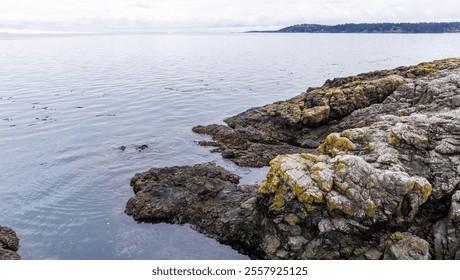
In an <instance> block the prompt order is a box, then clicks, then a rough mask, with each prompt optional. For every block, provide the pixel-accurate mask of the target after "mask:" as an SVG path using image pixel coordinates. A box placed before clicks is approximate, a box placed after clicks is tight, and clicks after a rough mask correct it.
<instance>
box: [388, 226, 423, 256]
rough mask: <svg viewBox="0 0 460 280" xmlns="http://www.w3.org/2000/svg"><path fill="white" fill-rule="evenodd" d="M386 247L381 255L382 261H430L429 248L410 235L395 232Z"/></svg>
mask: <svg viewBox="0 0 460 280" xmlns="http://www.w3.org/2000/svg"><path fill="white" fill-rule="evenodd" d="M386 243H387V247H386V249H385V252H384V254H383V259H384V260H430V259H431V255H430V253H429V249H430V246H429V244H428V242H427V241H426V240H423V239H421V238H419V237H417V236H414V235H412V234H410V233H406V232H404V233H401V232H395V233H393V234H392V235H390V236H389V238H388V240H387V241H386Z"/></svg>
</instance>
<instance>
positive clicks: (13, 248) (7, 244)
mask: <svg viewBox="0 0 460 280" xmlns="http://www.w3.org/2000/svg"><path fill="white" fill-rule="evenodd" d="M18 248H19V239H18V237H17V236H16V233H15V232H14V231H13V230H12V229H10V228H7V227H2V226H0V260H19V259H21V258H20V257H19V255H18V254H17V250H18Z"/></svg>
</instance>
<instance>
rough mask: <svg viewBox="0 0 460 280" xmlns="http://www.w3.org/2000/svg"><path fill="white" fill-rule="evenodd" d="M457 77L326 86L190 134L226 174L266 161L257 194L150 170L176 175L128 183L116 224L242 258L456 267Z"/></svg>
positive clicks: (449, 66)
mask: <svg viewBox="0 0 460 280" xmlns="http://www.w3.org/2000/svg"><path fill="white" fill-rule="evenodd" d="M459 67H460V59H448V60H442V61H435V62H431V63H424V64H420V65H418V66H412V67H401V68H398V69H395V70H387V71H376V72H372V73H367V74H361V75H358V76H355V77H347V78H339V79H334V80H332V81H327V82H326V84H325V85H324V86H323V87H321V88H316V89H310V90H308V91H307V92H306V93H302V94H301V95H299V96H297V97H295V98H293V99H290V100H288V101H283V102H278V103H274V104H271V105H267V106H264V107H261V108H254V109H250V110H248V111H247V112H244V113H242V114H240V115H238V116H235V117H232V118H229V119H227V120H226V122H227V124H228V125H229V126H228V127H227V126H220V125H211V126H207V127H202V126H200V127H196V128H195V131H198V132H204V133H209V134H211V135H212V136H213V138H214V141H215V142H212V143H205V144H213V145H216V146H217V151H220V152H222V154H223V156H224V157H228V158H230V159H232V160H233V161H235V162H236V163H238V164H241V165H249V166H259V165H263V164H266V163H267V162H268V161H270V166H271V168H270V171H269V172H268V174H267V177H266V180H264V182H263V184H262V185H261V186H260V187H259V188H257V187H254V186H238V185H237V179H229V178H233V177H232V176H231V175H230V174H229V173H228V172H226V171H224V170H222V169H221V168H219V167H217V166H213V165H209V164H208V165H200V166H198V167H197V166H195V167H182V168H184V169H183V170H182V169H180V170H178V169H177V168H176V170H172V171H171V170H169V169H154V170H155V172H159V173H160V174H163V173H165V174H176V175H174V176H173V175H167V176H166V175H161V176H163V177H161V176H160V175H157V174H156V173H155V172H153V173H152V170H151V171H150V173H149V172H147V173H144V174H143V175H136V176H135V177H134V179H133V185H134V189H135V191H136V192H137V196H136V197H135V198H133V199H131V200H130V202H129V203H128V206H127V212H128V213H129V214H131V215H133V216H134V217H135V218H136V219H138V220H148V221H154V222H158V221H166V222H179V223H183V222H187V223H191V224H192V225H194V226H195V227H196V228H197V230H199V231H201V232H204V233H207V234H208V235H210V236H213V237H215V238H217V239H218V240H219V241H221V242H224V243H227V244H230V245H233V246H234V247H235V248H237V249H239V250H240V251H242V252H246V253H248V252H252V253H251V254H250V255H251V257H254V258H267V259H459V258H460V239H459V238H460V190H459V189H460V107H459V106H460V68H459ZM302 146H303V147H305V148H303V147H302ZM307 147H308V148H307ZM313 148H315V149H313ZM278 154H279V155H278ZM202 168H205V170H208V171H206V172H204V171H201V169H202ZM195 169H196V170H195ZM209 170H214V171H213V172H217V173H218V174H222V175H219V176H217V177H216V176H215V175H212V174H214V173H212V172H211V171H209ZM164 176H166V177H164ZM178 176H179V177H180V180H178ZM181 176H182V177H181ZM222 176H223V177H222ZM159 177H161V178H163V179H161V180H160V181H161V182H162V183H158V179H156V178H159ZM216 178H220V179H218V180H217V179H216ZM216 180H217V181H216ZM219 180H223V181H225V182H226V183H222V182H221V181H219ZM168 182H170V183H168ZM185 182H187V184H186V183H185ZM229 182H230V183H229ZM168 184H169V185H168ZM203 190H205V191H204V194H205V195H203V194H202V193H203ZM210 190H212V191H210ZM209 194H212V195H209ZM133 205H135V207H132V206H133ZM140 213H143V214H142V215H140ZM178 213H179V214H178ZM178 217H179V218H178ZM207 217H209V218H207Z"/></svg>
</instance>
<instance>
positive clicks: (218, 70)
mask: <svg viewBox="0 0 460 280" xmlns="http://www.w3.org/2000/svg"><path fill="white" fill-rule="evenodd" d="M297 35H299V36H297ZM297 35H296V34H277V35H275V34H265V35H261V34H215V35H193V36H190V35H186V36H185V35H114V36H67V37H58V36H56V37H48V38H40V37H21V40H9V39H8V40H6V39H2V38H3V37H2V38H0V61H1V63H3V64H2V67H0V85H1V87H0V138H1V141H0V159H2V160H1V161H0V174H1V175H2V180H1V182H0V214H1V221H0V223H1V224H4V225H8V226H10V227H12V228H14V229H15V230H16V231H17V233H18V234H19V236H20V238H21V247H20V254H21V255H22V256H23V258H25V259H220V258H223V259H225V258H228V259H239V258H246V257H245V256H242V255H239V254H238V253H237V252H235V251H233V250H232V249H231V248H229V247H228V246H223V245H220V244H218V243H217V242H216V241H214V240H211V239H209V238H207V237H205V236H202V235H200V234H198V233H196V232H194V231H193V230H192V229H190V227H189V226H187V225H185V226H177V225H164V224H160V225H151V224H137V223H135V222H134V221H133V220H132V218H131V217H128V216H126V215H125V214H124V212H123V210H124V206H125V203H126V201H127V200H128V199H129V198H130V197H131V196H133V192H132V189H131V187H130V186H129V181H130V178H131V177H132V176H133V175H134V174H135V173H136V172H140V171H144V170H146V169H148V168H150V167H152V166H155V167H163V166H171V165H184V164H195V163H200V162H208V161H215V162H217V163H218V164H219V165H221V166H224V167H225V168H227V169H228V170H230V171H232V172H234V173H237V174H238V175H240V176H242V179H241V183H243V184H250V183H254V182H258V183H260V181H261V180H262V179H263V177H264V174H265V173H266V170H267V168H260V169H250V168H242V167H238V166H236V165H234V164H233V163H231V162H229V161H227V160H224V159H222V158H221V157H220V156H219V155H217V154H212V153H209V148H205V147H200V146H198V145H196V143H195V141H196V140H201V139H207V138H206V136H202V135H197V134H194V133H193V132H192V131H191V128H192V127H193V126H195V125H198V124H210V123H222V120H223V119H224V118H225V117H228V116H231V115H234V114H237V113H240V112H242V111H244V110H246V109H248V108H250V107H254V106H260V105H263V104H266V103H271V102H273V101H276V100H281V99H286V98H289V97H291V96H294V95H296V94H298V93H299V92H301V91H304V90H305V89H306V88H307V87H308V86H319V85H321V84H322V83H323V82H324V80H325V79H327V78H333V77H336V76H343V75H350V74H356V73H359V72H366V71H370V70H375V69H378V68H394V67H397V66H400V65H408V64H415V63H419V62H422V61H427V60H432V59H439V58H443V57H447V56H460V51H459V49H458V45H459V43H460V39H459V37H458V36H442V35H439V36H438V35H414V36H411V37H410V38H411V40H407V39H406V38H407V37H404V36H399V35H380V36H372V35H363V36H361V35H356V34H355V35H343V36H337V35H334V34H327V35H325V34H297ZM390 42H391V43H390ZM142 144H147V145H148V148H147V149H145V150H143V151H141V152H139V151H138V150H137V149H136V145H142ZM121 145H124V146H126V147H127V148H126V150H125V151H120V150H119V149H117V147H119V146H121Z"/></svg>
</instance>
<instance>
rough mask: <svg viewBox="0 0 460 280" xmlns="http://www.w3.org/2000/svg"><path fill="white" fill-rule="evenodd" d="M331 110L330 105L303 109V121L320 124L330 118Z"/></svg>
mask: <svg viewBox="0 0 460 280" xmlns="http://www.w3.org/2000/svg"><path fill="white" fill-rule="evenodd" d="M330 111H331V107H329V106H328V105H325V106H315V107H312V108H306V109H304V110H303V111H302V122H303V123H304V124H309V125H314V124H319V123H321V122H324V121H326V120H327V119H328V118H329V113H330Z"/></svg>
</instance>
